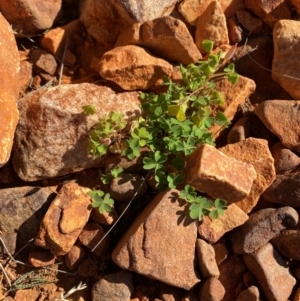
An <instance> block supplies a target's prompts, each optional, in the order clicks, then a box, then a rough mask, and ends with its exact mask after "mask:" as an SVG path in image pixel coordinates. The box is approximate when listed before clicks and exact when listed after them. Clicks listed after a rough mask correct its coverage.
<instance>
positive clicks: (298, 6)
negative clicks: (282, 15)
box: [290, 0, 300, 14]
mask: <svg viewBox="0 0 300 301" xmlns="http://www.w3.org/2000/svg"><path fill="white" fill-rule="evenodd" d="M290 3H291V4H292V5H293V6H294V7H295V9H296V11H297V13H298V14H300V2H299V1H298V0H290Z"/></svg>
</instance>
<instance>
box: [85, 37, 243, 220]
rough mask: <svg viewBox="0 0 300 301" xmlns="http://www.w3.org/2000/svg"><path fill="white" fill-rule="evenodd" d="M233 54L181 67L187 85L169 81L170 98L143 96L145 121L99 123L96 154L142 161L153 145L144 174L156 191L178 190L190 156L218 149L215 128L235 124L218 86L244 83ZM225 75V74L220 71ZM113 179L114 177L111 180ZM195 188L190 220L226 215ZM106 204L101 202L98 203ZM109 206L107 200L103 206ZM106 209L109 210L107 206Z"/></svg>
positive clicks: (208, 45)
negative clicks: (224, 110)
mask: <svg viewBox="0 0 300 301" xmlns="http://www.w3.org/2000/svg"><path fill="white" fill-rule="evenodd" d="M202 46H203V48H204V49H205V50H206V51H207V52H210V51H211V50H212V48H213V43H212V42H211V41H208V40H205V41H203V44H202ZM234 49H235V48H234V47H233V50H230V51H229V52H228V54H227V56H225V59H222V52H221V51H219V52H218V53H216V54H212V53H211V54H209V55H208V59H207V60H206V61H199V62H197V64H190V65H188V66H187V67H186V68H185V67H183V66H180V72H181V75H182V83H181V84H175V83H173V82H172V80H171V79H169V78H164V85H165V86H166V87H167V91H166V92H165V93H161V94H159V95H157V94H155V93H152V92H151V93H141V95H140V98H141V107H142V112H143V114H142V117H139V118H138V119H137V120H134V121H131V122H130V123H126V122H125V121H124V119H123V117H122V114H121V113H119V112H112V113H110V114H109V115H108V116H107V117H105V118H99V123H98V124H97V126H96V128H95V129H93V130H92V131H91V132H90V133H89V140H90V152H91V154H93V155H102V154H106V153H107V152H108V151H111V152H119V153H120V154H123V155H125V156H127V158H128V159H130V160H132V159H134V158H135V157H139V156H140V151H141V149H142V148H143V147H145V146H147V148H148V149H149V152H148V156H146V157H144V159H143V164H144V169H146V170H151V171H152V172H153V176H154V179H155V181H156V188H157V189H158V190H160V191H163V190H165V189H166V188H168V187H169V188H177V187H178V185H180V184H182V183H183V181H184V178H185V174H184V168H185V163H186V157H188V156H189V155H190V154H191V153H193V151H194V150H195V149H196V148H197V147H198V146H199V145H200V144H202V143H208V144H214V139H213V133H212V132H211V130H210V129H211V127H212V126H213V125H218V126H219V127H221V128H224V127H226V126H228V124H229V121H228V119H227V118H226V116H225V115H224V114H223V113H222V112H221V111H220V110H219V108H220V107H221V106H222V105H224V99H223V95H222V94H221V93H220V92H219V91H218V90H217V89H216V82H217V81H219V80H221V79H224V78H226V79H227V80H229V81H230V82H231V83H232V84H235V83H236V82H237V81H238V78H239V77H238V74H236V73H235V70H234V65H233V64H229V65H228V66H227V67H226V68H225V64H227V62H228V61H229V59H230V57H231V56H232V54H233V52H234ZM219 70H222V71H219ZM83 109H84V112H85V113H86V114H95V112H96V110H95V109H94V108H93V107H92V106H85V107H83ZM108 177H110V176H108ZM193 189H194V188H193V187H191V186H186V189H185V190H183V191H181V198H183V199H185V200H186V201H187V204H189V210H190V216H191V217H192V218H194V219H198V220H201V219H202V217H203V216H204V215H208V216H210V217H211V218H218V217H219V216H220V215H222V214H223V212H224V210H226V208H227V207H226V202H225V201H224V200H220V199H216V200H215V201H214V202H212V201H210V200H207V199H206V198H204V197H200V196H197V194H196V192H195V190H193ZM98 203H99V204H100V201H99V202H98ZM102 204H103V201H102V203H101V204H100V205H102ZM101 208H102V210H104V209H103V208H104V205H102V207H101Z"/></svg>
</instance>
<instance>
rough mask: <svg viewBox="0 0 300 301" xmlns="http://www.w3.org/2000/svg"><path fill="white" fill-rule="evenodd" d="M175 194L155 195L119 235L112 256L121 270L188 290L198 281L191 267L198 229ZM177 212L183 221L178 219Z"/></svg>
mask: <svg viewBox="0 0 300 301" xmlns="http://www.w3.org/2000/svg"><path fill="white" fill-rule="evenodd" d="M178 194H179V191H177V190H170V191H167V192H165V193H160V194H159V195H157V196H156V197H155V198H154V199H153V200H152V201H151V202H150V203H149V205H148V206H147V207H146V208H145V209H144V211H143V212H142V213H141V214H140V215H139V216H138V218H137V219H136V220H135V221H134V222H133V224H132V225H131V227H130V228H129V229H128V231H127V232H126V234H125V235H124V236H123V237H122V238H121V240H120V241H119V243H118V245H117V246H116V248H115V249H114V251H113V253H112V258H113V260H114V262H115V263H117V264H118V265H119V266H120V267H121V268H123V269H129V270H132V271H134V272H137V273H139V274H143V275H146V276H148V277H151V278H154V279H157V280H160V281H162V282H164V283H167V284H170V285H173V286H177V287H181V288H184V289H190V288H192V287H193V286H194V285H195V284H196V283H198V282H199V279H198V277H197V275H196V273H195V268H194V259H195V242H196V237H197V229H196V224H195V222H194V221H192V220H190V218H189V217H188V216H186V215H185V213H184V212H183V211H182V207H181V205H182V204H181V203H180V200H179V198H178V197H179V195H178ZM178 211H179V212H180V211H181V212H182V214H184V216H185V219H186V220H183V221H181V222H179V220H178V218H179V217H178ZM179 242H180V243H179ZM183 247H184V250H185V252H182V248H183ZM132 259H133V260H132Z"/></svg>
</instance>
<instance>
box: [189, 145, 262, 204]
mask: <svg viewBox="0 0 300 301" xmlns="http://www.w3.org/2000/svg"><path fill="white" fill-rule="evenodd" d="M256 176H257V175H256V171H255V169H254V167H253V166H252V165H251V164H247V163H244V162H240V161H238V160H236V159H234V158H232V157H229V156H227V155H225V154H223V153H222V152H220V151H218V150H217V149H216V148H215V147H213V146H211V145H208V144H202V145H201V146H200V147H199V148H198V149H197V150H196V151H194V153H193V154H192V155H191V156H190V157H189V159H188V162H187V166H186V183H187V184H189V185H192V186H194V187H195V188H196V189H197V190H198V191H200V192H204V193H207V194H208V195H210V196H211V197H214V198H221V199H225V200H226V201H227V202H229V203H233V202H236V201H240V200H241V199H243V198H244V197H246V196H247V195H249V193H250V190H251V186H252V183H253V180H254V179H255V178H256Z"/></svg>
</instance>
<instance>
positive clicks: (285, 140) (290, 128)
mask: <svg viewBox="0 0 300 301" xmlns="http://www.w3.org/2000/svg"><path fill="white" fill-rule="evenodd" d="M299 111H300V101H290V100H267V101H264V102H263V103H261V104H260V105H259V106H257V107H256V108H255V109H254V113H255V114H256V115H257V116H258V117H259V118H260V120H261V121H262V122H263V123H264V125H265V126H266V127H267V128H268V129H269V130H270V131H271V132H272V133H273V134H275V135H276V136H277V137H278V138H279V139H280V141H281V143H282V144H283V145H284V146H286V147H287V148H290V149H292V150H295V151H296V152H300V136H299V131H300V114H299ZM283 121H284V122H283Z"/></svg>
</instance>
